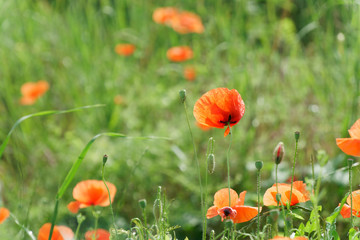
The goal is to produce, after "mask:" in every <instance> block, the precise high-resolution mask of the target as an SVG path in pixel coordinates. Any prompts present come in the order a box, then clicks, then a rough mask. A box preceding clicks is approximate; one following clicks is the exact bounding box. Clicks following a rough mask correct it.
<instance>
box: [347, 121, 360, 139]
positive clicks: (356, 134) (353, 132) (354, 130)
mask: <svg viewBox="0 0 360 240" xmlns="http://www.w3.org/2000/svg"><path fill="white" fill-rule="evenodd" d="M349 134H350V136H351V138H357V139H360V119H358V120H357V121H356V122H355V123H354V124H353V125H352V126H351V128H350V129H349Z"/></svg>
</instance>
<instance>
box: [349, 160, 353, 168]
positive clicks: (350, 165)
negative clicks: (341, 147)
mask: <svg viewBox="0 0 360 240" xmlns="http://www.w3.org/2000/svg"><path fill="white" fill-rule="evenodd" d="M353 163H354V159H351V158H349V159H348V165H349V168H351V167H352V165H353Z"/></svg>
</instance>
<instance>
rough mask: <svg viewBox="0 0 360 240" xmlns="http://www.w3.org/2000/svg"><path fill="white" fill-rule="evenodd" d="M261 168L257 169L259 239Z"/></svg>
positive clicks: (258, 225) (258, 234)
mask: <svg viewBox="0 0 360 240" xmlns="http://www.w3.org/2000/svg"><path fill="white" fill-rule="evenodd" d="M260 173H261V170H260V169H258V170H257V197H258V217H257V220H258V222H257V239H259V240H260V188H261V175H260Z"/></svg>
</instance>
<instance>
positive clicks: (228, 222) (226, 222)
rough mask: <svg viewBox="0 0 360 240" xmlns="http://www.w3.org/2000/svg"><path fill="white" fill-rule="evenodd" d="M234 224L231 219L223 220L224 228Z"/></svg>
mask: <svg viewBox="0 0 360 240" xmlns="http://www.w3.org/2000/svg"><path fill="white" fill-rule="evenodd" d="M232 226H234V222H233V220H231V219H227V220H225V228H232Z"/></svg>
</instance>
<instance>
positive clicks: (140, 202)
mask: <svg viewBox="0 0 360 240" xmlns="http://www.w3.org/2000/svg"><path fill="white" fill-rule="evenodd" d="M139 205H140V207H141V208H142V209H145V208H146V199H145V198H144V199H140V200H139Z"/></svg>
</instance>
